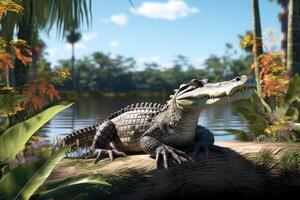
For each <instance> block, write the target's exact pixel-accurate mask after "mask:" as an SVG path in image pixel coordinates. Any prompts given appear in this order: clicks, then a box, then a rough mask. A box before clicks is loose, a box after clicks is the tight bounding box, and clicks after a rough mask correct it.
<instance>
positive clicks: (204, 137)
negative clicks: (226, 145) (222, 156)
mask: <svg viewBox="0 0 300 200" xmlns="http://www.w3.org/2000/svg"><path fill="white" fill-rule="evenodd" d="M214 142H215V138H214V134H213V133H212V132H211V131H210V130H208V129H207V128H205V127H203V126H200V125H198V126H197V127H196V139H195V141H194V143H193V144H192V145H191V146H190V147H189V148H188V149H187V150H186V151H192V152H193V154H192V157H193V159H195V158H196V156H197V155H198V154H199V152H200V151H201V150H203V151H204V153H205V155H206V156H208V153H209V151H210V150H213V151H220V152H222V150H221V148H220V147H218V146H215V145H214Z"/></svg>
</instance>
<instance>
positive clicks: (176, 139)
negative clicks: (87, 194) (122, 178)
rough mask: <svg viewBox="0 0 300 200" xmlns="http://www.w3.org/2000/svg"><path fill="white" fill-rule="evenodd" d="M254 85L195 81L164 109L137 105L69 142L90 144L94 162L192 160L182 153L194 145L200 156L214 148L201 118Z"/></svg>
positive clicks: (250, 82)
mask: <svg viewBox="0 0 300 200" xmlns="http://www.w3.org/2000/svg"><path fill="white" fill-rule="evenodd" d="M254 86H255V81H254V80H253V79H251V78H247V77H245V76H242V77H237V78H236V79H233V80H231V81H226V82H220V83H214V84H212V83H207V81H206V80H195V79H194V80H192V81H191V82H189V83H188V84H184V85H181V86H180V88H179V89H178V90H176V91H175V94H174V95H172V97H171V99H170V100H169V101H168V102H167V104H165V105H160V104H152V103H141V104H133V105H130V106H127V107H126V108H123V109H121V110H120V111H119V112H116V113H113V114H112V115H110V116H109V117H108V118H107V119H106V120H105V121H104V122H103V123H102V124H97V125H94V126H92V127H88V128H86V129H81V130H78V131H75V132H74V133H72V134H71V135H69V136H67V137H66V138H65V139H64V143H65V144H75V143H77V145H79V146H88V145H91V146H92V149H93V150H94V154H95V155H96V159H95V163H97V162H98V161H99V160H101V159H103V158H105V157H109V158H111V159H112V160H113V159H114V158H115V157H118V156H125V155H126V154H125V153H136V152H146V153H148V154H150V155H151V156H153V157H155V158H156V164H157V167H164V168H168V167H169V162H170V158H171V160H173V161H175V162H176V163H178V164H181V163H182V162H183V161H184V160H189V157H188V156H187V155H186V154H185V152H183V151H180V150H179V149H182V148H185V147H189V149H190V150H192V151H193V157H195V156H196V155H197V154H198V153H199V151H200V150H202V149H203V150H204V151H205V153H206V154H207V153H208V151H209V149H214V136H213V134H212V133H211V132H210V131H209V130H208V129H206V128H205V127H202V126H199V125H197V122H198V118H199V114H200V112H201V110H202V109H203V108H205V107H206V106H207V105H209V104H215V103H227V102H230V101H236V100H239V99H246V98H249V97H250V96H251V94H252V90H253V87H254Z"/></svg>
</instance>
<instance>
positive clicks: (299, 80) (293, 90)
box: [285, 74, 300, 101]
mask: <svg viewBox="0 0 300 200" xmlns="http://www.w3.org/2000/svg"><path fill="white" fill-rule="evenodd" d="M299 85H300V77H299V75H298V74H296V75H295V76H294V77H293V79H292V80H291V81H290V83H289V86H288V90H287V92H286V95H285V100H286V101H288V100H289V99H292V98H293V97H300V87H299Z"/></svg>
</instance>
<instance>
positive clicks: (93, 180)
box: [37, 174, 111, 195]
mask: <svg viewBox="0 0 300 200" xmlns="http://www.w3.org/2000/svg"><path fill="white" fill-rule="evenodd" d="M79 184H82V185H88V184H91V185H92V184H97V185H107V186H111V184H109V183H108V182H107V181H106V180H105V178H104V177H103V176H101V175H100V174H88V175H86V174H84V175H82V176H79V177H74V178H70V179H67V180H66V181H62V182H60V183H59V184H58V185H56V186H55V187H53V188H51V189H49V190H46V191H42V192H40V193H38V194H37V195H45V194H49V193H51V192H58V191H63V190H65V189H66V188H68V187H70V186H75V185H79Z"/></svg>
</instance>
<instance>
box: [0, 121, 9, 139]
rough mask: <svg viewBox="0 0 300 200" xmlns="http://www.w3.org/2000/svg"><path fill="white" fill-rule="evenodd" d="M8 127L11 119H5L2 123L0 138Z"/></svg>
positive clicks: (0, 124)
mask: <svg viewBox="0 0 300 200" xmlns="http://www.w3.org/2000/svg"><path fill="white" fill-rule="evenodd" d="M8 125H9V119H8V117H5V118H4V119H3V121H2V122H0V136H1V135H2V133H4V131H5V130H6V129H7V127H8Z"/></svg>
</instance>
